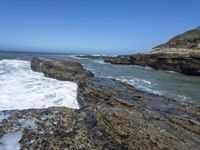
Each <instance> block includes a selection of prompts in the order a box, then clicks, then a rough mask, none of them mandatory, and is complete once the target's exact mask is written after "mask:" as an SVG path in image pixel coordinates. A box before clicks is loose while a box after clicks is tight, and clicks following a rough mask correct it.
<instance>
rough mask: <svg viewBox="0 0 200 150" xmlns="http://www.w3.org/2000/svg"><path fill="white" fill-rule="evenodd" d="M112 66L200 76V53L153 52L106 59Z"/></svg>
mask: <svg viewBox="0 0 200 150" xmlns="http://www.w3.org/2000/svg"><path fill="white" fill-rule="evenodd" d="M105 62H109V63H112V64H125V65H127V64H128V65H140V66H149V67H152V68H154V69H159V70H170V71H176V72H179V73H183V74H188V75H196V76H200V52H198V51H197V52H189V53H185V52H168V53H167V52H151V53H141V54H135V55H128V56H118V57H115V58H111V59H106V60H105Z"/></svg>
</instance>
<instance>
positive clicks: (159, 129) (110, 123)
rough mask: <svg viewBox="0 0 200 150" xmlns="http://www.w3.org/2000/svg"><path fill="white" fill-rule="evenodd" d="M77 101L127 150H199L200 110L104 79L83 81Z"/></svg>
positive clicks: (80, 83) (80, 84)
mask: <svg viewBox="0 0 200 150" xmlns="http://www.w3.org/2000/svg"><path fill="white" fill-rule="evenodd" d="M78 100H79V104H80V105H81V107H83V108H86V109H88V110H90V111H91V113H92V114H93V115H94V116H95V117H96V118H97V121H98V122H99V123H100V124H101V125H102V126H103V127H104V128H105V129H106V131H107V133H109V134H110V135H111V136H112V137H113V138H114V139H115V140H116V141H118V142H119V143H120V144H122V145H126V146H127V148H128V149H182V150H183V149H185V150H187V149H199V145H200V122H199V121H200V120H199V119H200V108H199V107H196V106H193V105H191V104H180V103H178V102H176V101H173V100H171V99H168V98H165V97H162V96H158V95H155V94H149V93H147V92H142V91H139V90H137V89H135V88H134V87H132V86H130V85H127V84H125V83H121V82H119V81H116V80H112V79H102V78H100V79H99V78H93V79H91V80H89V81H80V82H79V95H78ZM191 118H192V120H193V119H194V120H193V121H192V122H193V123H194V124H193V123H191V122H190V119H191ZM197 145H198V146H197Z"/></svg>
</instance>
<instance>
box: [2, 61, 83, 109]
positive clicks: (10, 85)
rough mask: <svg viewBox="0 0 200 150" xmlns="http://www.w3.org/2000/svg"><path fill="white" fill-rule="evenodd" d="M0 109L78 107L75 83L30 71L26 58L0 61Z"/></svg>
mask: <svg viewBox="0 0 200 150" xmlns="http://www.w3.org/2000/svg"><path fill="white" fill-rule="evenodd" d="M0 72H1V74H0V111H2V110H14V109H19V110H21V109H30V108H47V107H53V106H64V107H70V108H75V109H78V108H79V106H78V102H77V88H78V86H77V84H76V83H74V82H69V81H59V80H56V79H51V78H47V77H44V75H43V74H42V73H38V72H33V71H32V70H31V69H30V62H28V61H21V60H1V61H0Z"/></svg>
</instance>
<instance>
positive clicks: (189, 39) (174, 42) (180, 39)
mask: <svg viewBox="0 0 200 150" xmlns="http://www.w3.org/2000/svg"><path fill="white" fill-rule="evenodd" d="M165 48H185V49H200V26H199V27H197V28H195V29H192V30H189V31H186V32H184V33H182V34H180V35H177V36H175V37H173V38H172V39H170V40H169V41H168V42H167V43H164V44H161V45H158V46H156V47H154V48H153V50H158V49H165Z"/></svg>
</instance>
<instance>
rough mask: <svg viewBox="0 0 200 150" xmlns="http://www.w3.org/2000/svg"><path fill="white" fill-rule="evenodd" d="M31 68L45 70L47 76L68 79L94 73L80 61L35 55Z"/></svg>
mask: <svg viewBox="0 0 200 150" xmlns="http://www.w3.org/2000/svg"><path fill="white" fill-rule="evenodd" d="M31 69H32V70H33V71H37V72H43V73H44V75H45V76H47V77H51V78H55V79H59V80H68V81H78V80H83V79H85V78H90V77H93V76H94V75H93V74H92V73H91V72H89V71H87V70H86V69H84V68H83V66H82V65H81V64H80V63H78V62H72V61H67V60H56V59H46V58H38V57H34V58H33V59H32V61H31Z"/></svg>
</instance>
